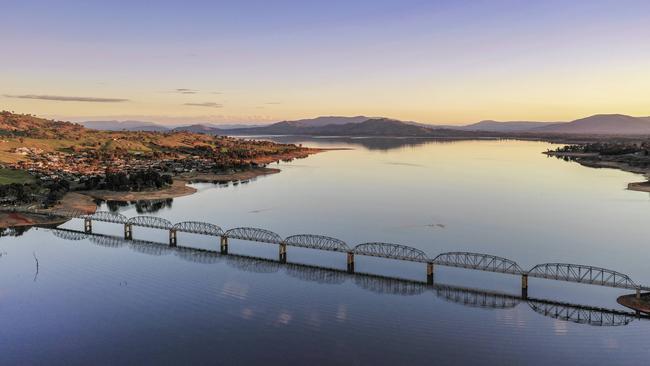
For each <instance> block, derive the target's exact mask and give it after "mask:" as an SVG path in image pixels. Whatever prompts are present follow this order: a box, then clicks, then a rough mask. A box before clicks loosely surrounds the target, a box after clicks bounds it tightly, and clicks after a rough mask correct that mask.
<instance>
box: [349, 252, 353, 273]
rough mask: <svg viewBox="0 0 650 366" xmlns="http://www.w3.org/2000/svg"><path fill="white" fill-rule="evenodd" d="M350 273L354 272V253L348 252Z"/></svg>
mask: <svg viewBox="0 0 650 366" xmlns="http://www.w3.org/2000/svg"><path fill="white" fill-rule="evenodd" d="M348 273H354V253H353V252H348Z"/></svg>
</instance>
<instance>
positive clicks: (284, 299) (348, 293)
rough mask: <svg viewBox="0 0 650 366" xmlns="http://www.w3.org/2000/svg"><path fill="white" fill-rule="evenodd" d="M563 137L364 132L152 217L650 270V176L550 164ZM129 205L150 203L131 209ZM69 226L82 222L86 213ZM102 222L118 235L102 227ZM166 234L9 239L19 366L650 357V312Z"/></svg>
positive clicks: (5, 241)
mask: <svg viewBox="0 0 650 366" xmlns="http://www.w3.org/2000/svg"><path fill="white" fill-rule="evenodd" d="M337 144H340V146H344V147H345V146H347V145H345V144H342V145H341V143H337ZM324 145H325V144H323V146H324ZM548 146H549V145H548V144H544V143H537V142H498V141H467V142H453V143H444V144H439V143H426V144H421V145H417V146H403V147H400V148H396V149H392V150H369V149H366V148H365V147H363V146H358V145H355V146H354V149H353V150H341V151H331V152H327V153H322V154H318V155H314V156H312V157H310V158H308V159H304V160H297V161H295V162H293V163H282V164H280V168H281V169H283V172H282V173H280V174H276V175H272V176H266V177H262V178H260V179H258V180H257V181H255V182H253V183H251V184H248V185H244V186H242V185H239V186H236V187H234V186H229V187H221V188H219V187H212V186H210V185H204V184H202V185H197V186H198V187H200V188H201V190H200V192H199V193H198V194H195V195H192V196H188V197H183V198H179V199H175V200H174V201H173V203H172V204H171V207H169V206H168V205H167V206H166V208H162V209H160V210H159V211H155V212H153V213H149V214H154V215H160V216H162V217H165V218H167V219H169V220H171V221H172V222H177V221H184V220H204V221H210V222H213V223H216V224H218V225H220V226H222V227H224V228H231V227H236V226H255V227H262V228H267V229H270V230H273V231H275V232H277V233H279V234H280V235H281V236H283V237H286V236H289V235H292V234H298V233H314V234H325V235H331V236H333V237H337V238H340V239H342V240H345V241H346V242H348V243H349V244H352V245H354V244H357V243H361V242H368V241H386V242H395V243H402V244H406V245H411V246H414V247H417V248H420V249H422V250H424V251H426V252H427V253H428V254H430V255H435V254H436V253H439V252H442V251H449V250H468V251H476V252H486V253H490V254H496V255H501V256H504V257H507V258H510V259H513V260H516V261H517V262H519V263H520V265H521V266H522V267H523V268H529V267H530V266H532V265H534V264H536V263H541V262H547V261H548V262H550V261H561V262H576V263H584V264H592V265H600V266H603V267H608V268H612V269H616V270H619V271H622V272H625V273H628V274H630V275H631V277H632V278H633V279H636V280H638V281H639V282H641V283H646V284H647V283H650V281H648V280H647V279H650V269H648V267H647V265H646V263H645V258H647V257H648V255H647V254H648V253H646V251H647V250H646V249H645V248H644V246H643V238H646V237H648V234H650V228H649V227H648V226H647V225H644V223H643V217H645V216H644V215H646V213H647V209H648V205H649V199H648V196H647V195H644V194H640V193H637V192H629V191H625V190H624V188H625V186H626V184H627V183H628V182H629V181H634V180H639V179H640V178H639V177H638V176H635V175H633V174H629V173H624V172H618V171H614V170H597V169H590V168H584V167H581V166H579V165H577V164H575V163H566V162H562V161H558V160H556V159H548V158H546V157H545V156H543V155H541V154H540V152H541V151H543V150H545V149H546V148H547V147H548ZM387 162H390V163H392V164H387ZM269 208H272V209H269ZM119 209H120V210H122V212H123V213H124V214H125V215H127V216H131V215H135V214H137V209H136V208H133V207H122V208H119ZM438 224H440V225H442V226H437V225H438ZM66 227H69V228H74V229H77V230H79V229H81V228H82V223H81V222H80V221H74V222H70V223H68V224H66ZM93 229H94V230H95V231H96V232H98V233H104V234H110V235H117V236H120V235H121V231H122V228H121V227H120V226H119V225H114V224H106V223H95V224H94V225H93ZM134 237H135V238H136V239H142V240H151V241H157V242H162V243H166V241H167V240H168V237H167V233H166V232H162V231H156V230H150V229H142V228H134ZM118 239H119V238H118ZM152 245H154V244H151V243H147V242H142V243H139V242H136V243H122V244H120V240H113V241H109V240H98V239H94V240H90V239H83V240H78V241H70V240H64V239H60V238H58V237H55V236H53V235H52V233H51V232H50V231H46V230H42V229H41V230H35V229H34V230H30V231H28V232H27V233H25V234H24V235H22V236H19V237H4V238H1V239H0V252H1V253H3V256H2V257H0V278H3V281H2V282H0V308H1V309H2V311H1V312H0V323H2V324H3V327H0V340H2V344H4V345H9V352H5V353H6V354H8V357H7V358H6V360H7V362H8V363H9V364H16V363H39V362H42V361H43V360H48V361H50V362H52V363H57V362H58V363H61V364H70V363H78V364H83V363H86V364H88V363H102V362H105V363H113V364H114V363H129V362H130V363H133V362H138V361H142V360H147V361H150V362H159V363H169V362H174V361H175V362H182V361H187V360H193V361H197V360H201V359H205V357H212V358H211V359H220V360H223V361H224V362H225V363H233V362H238V363H253V362H260V361H265V362H268V360H283V361H285V362H289V361H287V360H290V362H289V363H307V362H312V363H318V364H323V363H340V360H346V361H349V362H351V363H355V362H356V363H370V362H372V363H378V364H395V363H398V364H404V363H411V364H419V363H425V362H429V361H430V360H431V355H432V354H435V355H436V360H437V361H438V362H440V363H451V362H456V363H457V362H466V363H469V362H476V361H481V362H484V363H487V364H504V363H526V364H547V363H550V362H554V363H595V364H603V363H635V361H638V360H640V359H642V358H644V357H647V356H649V355H648V350H647V347H645V344H644V343H643V339H644V337H643V334H645V333H647V330H648V326H650V325H649V324H648V322H645V321H632V322H630V323H629V324H628V325H624V326H619V327H607V328H605V327H593V326H589V325H584V324H575V323H572V322H567V321H564V320H560V319H555V318H552V317H548V316H544V315H542V314H540V313H538V312H535V311H534V310H533V309H532V308H531V307H530V306H529V305H528V304H526V303H525V302H524V303H521V302H520V303H518V304H517V305H516V306H514V307H509V308H504V309H490V308H484V307H476V306H468V305H463V304H462V303H459V302H458V300H457V298H455V297H453V296H452V297H451V298H450V295H449V293H446V295H443V292H440V291H432V290H430V289H426V290H424V291H420V290H419V289H418V288H417V287H416V286H415V285H407V284H404V283H402V282H390V281H388V282H386V281H387V280H386V281H383V282H382V281H379V280H371V279H372V277H353V278H348V277H341V276H339V275H337V274H336V273H337V272H334V273H331V272H328V271H321V270H317V269H310V270H305V269H304V268H302V267H291V266H290V265H288V266H281V265H279V264H277V263H273V262H270V261H265V260H263V259H254V258H253V259H250V258H245V257H244V258H245V259H237V258H236V257H232V258H222V257H219V256H212V257H211V256H205V255H201V254H197V253H193V252H191V251H189V252H188V251H178V250H169V249H167V248H166V247H164V246H161V248H157V247H153V248H152ZM179 245H191V246H193V247H199V248H205V249H216V248H217V247H218V238H213V237H201V236H196V235H188V234H180V235H179ZM230 251H231V253H235V254H241V255H248V256H254V257H262V258H268V259H276V257H277V254H278V251H277V246H274V245H266V244H250V243H246V242H242V241H237V240H233V241H232V242H231V245H230ZM4 253H6V254H4ZM34 255H36V256H37V257H38V259H39V275H38V278H37V279H36V281H34V272H35V263H34ZM288 255H289V261H290V262H298V263H307V264H313V265H317V266H324V267H332V268H335V269H337V268H338V269H339V270H343V269H344V268H345V256H344V255H343V254H340V253H313V252H311V251H309V250H306V249H299V248H289V252H288ZM356 269H357V270H358V271H360V272H368V273H372V274H379V275H384V276H397V277H400V278H406V279H412V280H418V281H421V280H423V279H424V274H425V270H424V268H423V265H419V264H411V263H399V262H394V261H389V260H383V259H376V258H360V259H358V261H357V268H356ZM435 279H436V283H441V284H446V285H449V286H455V287H462V288H478V289H482V290H484V291H488V292H499V293H506V294H515V295H516V294H517V293H518V290H519V278H517V277H514V276H507V275H500V274H485V273H479V272H472V271H467V270H460V269H450V268H437V269H436V277H435ZM407 283H409V282H407ZM414 286H415V287H414ZM623 293H625V291H621V290H615V289H605V288H600V287H595V286H584V285H583V286H581V285H576V284H568V283H555V282H552V281H546V280H537V279H531V281H530V291H529V295H530V296H531V297H535V298H543V299H549V300H560V301H564V302H571V303H575V304H587V305H591V306H602V307H607V308H617V309H622V308H620V307H619V306H618V305H617V304H616V303H615V301H614V300H615V298H616V296H618V295H620V294H623ZM398 294H399V295H398ZM453 299H456V300H453ZM279 340H281V341H279ZM161 344H165V347H161V346H160V345H161ZM576 350H582V351H581V352H577V351H576ZM587 350H588V351H587ZM54 355H56V357H55V356H54ZM287 357H289V358H287ZM72 361H74V362H72Z"/></svg>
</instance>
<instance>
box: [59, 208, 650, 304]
mask: <svg viewBox="0 0 650 366" xmlns="http://www.w3.org/2000/svg"><path fill="white" fill-rule="evenodd" d="M58 214H60V215H67V216H66V217H69V218H81V219H83V220H84V232H85V233H92V223H93V222H94V221H98V222H108V223H114V224H121V225H124V238H125V239H129V240H132V239H133V227H143V228H151V229H160V230H167V231H169V246H170V247H175V246H177V235H178V233H189V234H198V235H207V236H214V237H219V238H220V249H221V252H222V253H224V254H226V253H228V240H229V239H236V240H244V241H251V242H259V243H267V244H274V245H279V258H280V262H286V258H287V247H300V248H309V249H316V250H323V251H332V252H341V253H347V269H348V272H350V273H354V263H355V257H356V256H369V257H379V258H386V259H393V260H400V261H408V262H416V263H425V264H426V266H427V281H428V282H429V283H433V274H434V266H436V265H438V266H446V267H457V268H465V269H472V270H477V271H486V272H495V273H504V274H510V275H515V276H521V290H522V294H523V295H525V296H527V291H528V279H529V277H534V278H543V279H550V280H557V281H567V282H575V283H583V284H590V285H598V286H606V287H614V288H621V289H628V290H635V291H636V293H637V296H640V294H641V291H650V287H646V286H641V285H639V284H637V283H636V282H634V281H633V280H632V279H631V278H630V277H629V276H628V275H626V274H623V273H620V272H617V271H613V270H610V269H606V268H601V267H595V266H587V265H581V264H572V263H543V264H538V265H536V266H534V267H532V268H531V269H530V270H524V269H523V268H521V267H520V266H519V264H517V262H515V261H513V260H510V259H507V258H503V257H499V256H495V255H490V254H482V253H471V252H448V253H441V254H438V255H436V256H429V255H428V254H427V253H425V252H424V251H422V250H420V249H417V248H413V247H409V246H406V245H401V244H393V243H381V242H372V243H362V244H358V245H356V246H352V245H349V244H347V243H346V242H345V241H343V240H340V239H336V238H332V237H329V236H323V235H314V234H298V235H291V236H288V237H286V238H282V236H280V235H279V234H277V233H274V232H272V231H270V230H266V229H260V228H253V227H237V228H233V229H228V230H224V229H222V228H221V227H220V226H218V225H215V224H212V223H208V222H201V221H183V222H179V223H172V222H170V221H169V220H166V219H164V218H161V217H157V216H135V217H130V218H129V217H126V216H124V215H122V214H119V213H114V212H108V211H97V212H95V213H93V214H83V213H80V212H75V211H65V212H59V213H58Z"/></svg>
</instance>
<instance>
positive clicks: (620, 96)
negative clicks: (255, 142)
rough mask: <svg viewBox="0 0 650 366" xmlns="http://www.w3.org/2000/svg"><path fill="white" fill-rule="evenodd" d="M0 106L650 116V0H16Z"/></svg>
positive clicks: (187, 113) (208, 115)
mask: <svg viewBox="0 0 650 366" xmlns="http://www.w3.org/2000/svg"><path fill="white" fill-rule="evenodd" d="M0 9H2V11H1V12H0V50H1V51H0V109H4V110H10V111H15V112H19V113H31V114H35V115H39V116H43V117H50V118H57V119H63V120H73V121H80V120H98V119H104V120H105V119H119V120H125V119H136V120H147V121H156V122H162V123H184V122H216V123H241V122H244V123H257V122H271V121H280V120H292V119H300V118H310V117H316V116H320V115H348V116H355V115H366V116H383V117H390V118H396V119H401V120H411V121H419V122H425V123H450V124H463V123H471V122H476V121H479V120H484V119H494V120H539V121H564V120H572V119H576V118H581V117H585V116H588V115H592V114H597V113H623V114H629V115H635V116H650V103H649V101H650V100H649V98H650V1H647V0H637V1H633V0H632V1H627V0H616V1H613V0H612V1H609V0H572V1H554V0H549V1H546V0H544V1H542V0H540V1H514V0H492V1H488V0H474V1H463V0H455V1H442V0H440V1H436V0H428V1H420V0H358V1H353V0H346V1H342V0H327V1H310V0H273V1H270V0H236V1H235V0H233V1H219V0H214V1H198V0H183V1H180V0H178V1H165V0H158V1H155V2H153V1H138V0H129V1H122V0H112V1H94V0H83V1H73V0H69V1H62V0H44V1H32V0H0Z"/></svg>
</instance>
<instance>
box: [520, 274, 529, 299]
mask: <svg viewBox="0 0 650 366" xmlns="http://www.w3.org/2000/svg"><path fill="white" fill-rule="evenodd" d="M521 297H522V298H523V299H524V300H525V299H528V274H522V275H521Z"/></svg>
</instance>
